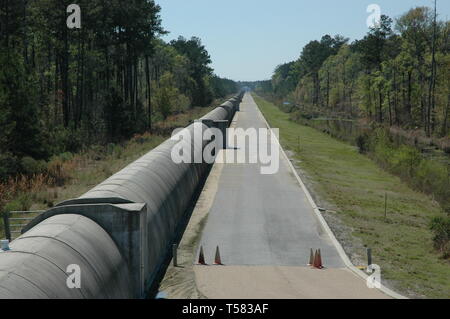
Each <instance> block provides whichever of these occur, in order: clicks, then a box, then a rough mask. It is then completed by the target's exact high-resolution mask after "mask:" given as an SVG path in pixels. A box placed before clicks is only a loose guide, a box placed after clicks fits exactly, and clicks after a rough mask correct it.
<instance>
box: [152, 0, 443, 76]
mask: <svg viewBox="0 0 450 319" xmlns="http://www.w3.org/2000/svg"><path fill="white" fill-rule="evenodd" d="M156 2H157V3H158V4H160V5H161V7H162V12H161V16H162V19H163V26H164V28H165V29H166V30H168V31H170V34H169V35H167V36H164V39H165V40H171V39H174V38H177V37H178V36H179V35H182V36H184V37H186V38H190V37H191V36H198V37H199V38H201V39H202V42H203V44H205V46H206V48H207V50H208V52H209V53H210V55H211V58H212V60H213V64H212V67H213V68H214V70H215V73H216V74H218V75H220V76H222V77H227V78H230V79H233V80H242V81H253V80H263V79H269V78H270V77H271V75H272V72H273V70H274V69H275V67H276V66H277V65H278V64H280V63H284V62H289V61H292V60H295V59H297V58H298V56H299V55H300V52H301V49H302V48H303V46H304V45H305V44H307V43H308V42H309V41H311V40H315V39H320V38H321V37H322V35H324V34H331V35H335V34H338V33H339V34H342V35H344V36H346V37H349V38H350V39H351V40H354V39H359V38H362V37H363V36H364V34H365V33H367V31H368V28H367V26H366V20H367V18H368V17H369V15H370V14H369V13H367V6H368V5H370V4H378V5H379V6H380V8H381V13H382V14H386V15H388V16H390V17H391V18H395V17H398V16H399V15H401V14H403V13H405V12H406V11H408V10H409V9H410V8H413V7H417V6H423V5H427V6H430V7H432V6H433V0H278V1H276V0H156ZM438 14H439V15H440V18H441V19H448V18H449V16H450V1H449V0H438Z"/></svg>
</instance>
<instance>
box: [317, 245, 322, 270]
mask: <svg viewBox="0 0 450 319" xmlns="http://www.w3.org/2000/svg"><path fill="white" fill-rule="evenodd" d="M318 263H319V267H318V268H319V269H322V268H323V264H322V254H321V253H320V249H319V261H318Z"/></svg>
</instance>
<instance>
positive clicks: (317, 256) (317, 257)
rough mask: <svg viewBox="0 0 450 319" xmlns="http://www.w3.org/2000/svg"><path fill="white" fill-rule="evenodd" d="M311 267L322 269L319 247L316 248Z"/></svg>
mask: <svg viewBox="0 0 450 319" xmlns="http://www.w3.org/2000/svg"><path fill="white" fill-rule="evenodd" d="M313 267H314V268H317V269H322V268H323V265H322V256H321V254H320V249H318V250H316V253H315V255H314V263H313Z"/></svg>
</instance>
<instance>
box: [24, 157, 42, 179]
mask: <svg viewBox="0 0 450 319" xmlns="http://www.w3.org/2000/svg"><path fill="white" fill-rule="evenodd" d="M20 166H21V168H22V171H23V172H24V173H25V174H27V175H37V174H42V173H44V172H45V171H46V169H47V167H46V166H47V164H46V162H45V161H43V160H40V161H37V160H35V159H34V158H32V157H30V156H25V157H23V158H22V159H21V161H20Z"/></svg>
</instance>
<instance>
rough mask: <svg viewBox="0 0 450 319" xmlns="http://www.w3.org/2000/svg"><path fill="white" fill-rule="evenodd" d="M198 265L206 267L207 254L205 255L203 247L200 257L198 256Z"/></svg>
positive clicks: (201, 247)
mask: <svg viewBox="0 0 450 319" xmlns="http://www.w3.org/2000/svg"><path fill="white" fill-rule="evenodd" d="M198 264H199V265H206V262H205V254H204V253H203V246H200V255H199V256H198Z"/></svg>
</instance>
